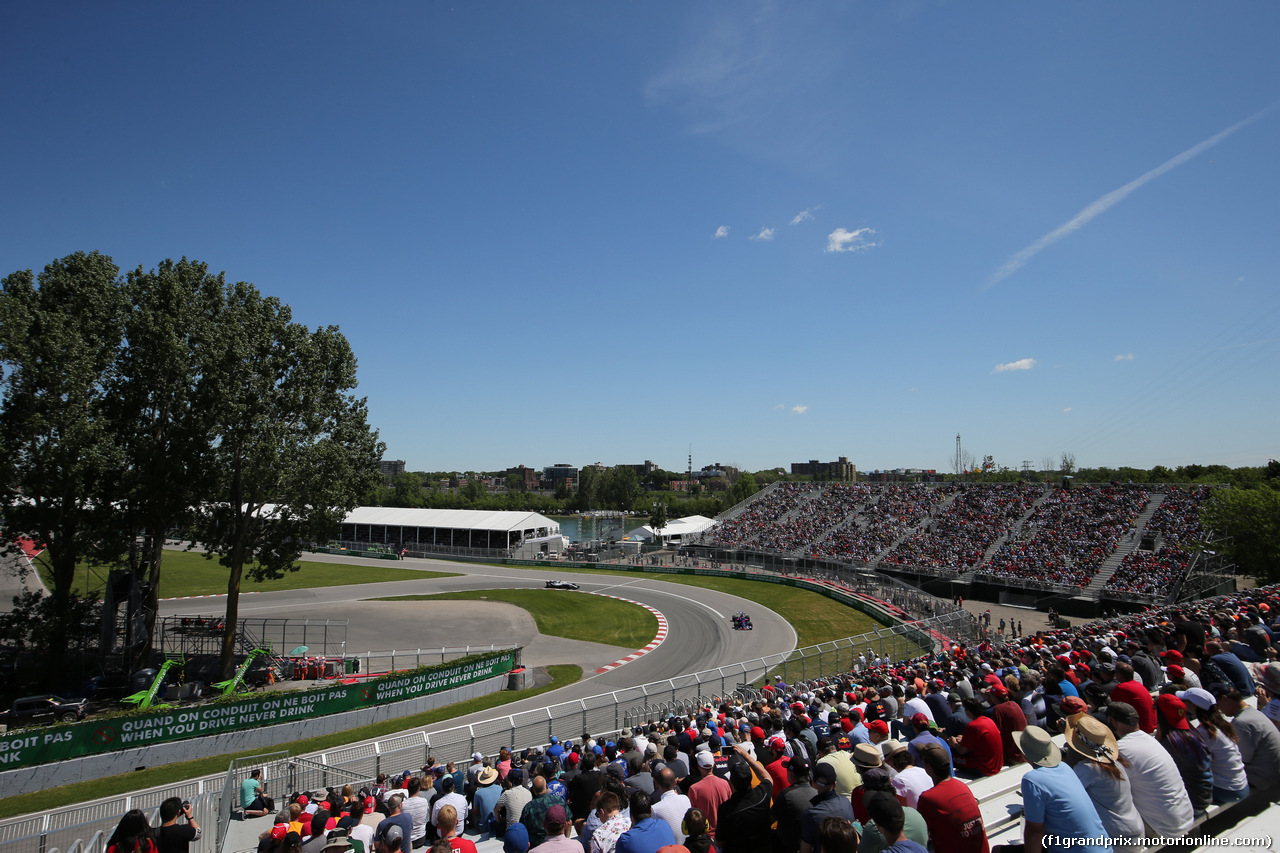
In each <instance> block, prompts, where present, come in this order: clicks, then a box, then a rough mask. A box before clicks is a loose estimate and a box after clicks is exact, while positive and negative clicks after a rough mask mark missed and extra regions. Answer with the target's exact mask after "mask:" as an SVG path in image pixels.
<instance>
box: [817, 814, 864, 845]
mask: <svg viewBox="0 0 1280 853" xmlns="http://www.w3.org/2000/svg"><path fill="white" fill-rule="evenodd" d="M818 840H819V841H820V842H821V843H822V849H823V850H825V851H826V853H857V850H858V832H857V830H855V829H854V828H853V822H852V821H849V820H845V819H844V818H842V817H829V818H827V819H826V820H824V821H823V822H822V826H820V827H818Z"/></svg>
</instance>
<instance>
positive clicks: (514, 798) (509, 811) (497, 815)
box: [493, 768, 533, 836]
mask: <svg viewBox="0 0 1280 853" xmlns="http://www.w3.org/2000/svg"><path fill="white" fill-rule="evenodd" d="M495 769H496V768H495ZM523 783H524V771H523V770H520V769H518V768H516V769H512V770H510V771H509V772H508V773H507V775H506V776H504V777H503V779H502V793H501V794H500V795H499V796H498V804H497V805H496V806H494V807H493V816H494V828H495V829H496V831H497V834H498V835H499V836H501V835H503V834H505V833H506V831H507V830H508V829H510V828H511V826H512V824H516V823H519V822H520V818H521V817H522V816H523V815H524V810H525V807H526V806H527V805H529V801H530V800H531V799H533V795H532V794H531V793H529V789H528V788H526V787H525V786H524V784H523Z"/></svg>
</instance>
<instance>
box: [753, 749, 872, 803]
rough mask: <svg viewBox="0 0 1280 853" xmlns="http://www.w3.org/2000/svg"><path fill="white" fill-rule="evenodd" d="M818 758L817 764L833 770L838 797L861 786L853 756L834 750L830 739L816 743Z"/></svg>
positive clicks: (846, 794)
mask: <svg viewBox="0 0 1280 853" xmlns="http://www.w3.org/2000/svg"><path fill="white" fill-rule="evenodd" d="M818 756H819V757H818V761H817V763H818V764H830V765H831V766H832V767H834V768H835V771H836V793H837V794H839V795H840V796H842V797H848V796H849V795H851V794H852V793H853V789H854V788H856V787H858V786H859V785H861V784H862V777H861V776H859V775H858V768H856V767H854V766H853V756H852V755H851V754H850V753H848V752H845V751H844V750H842V749H836V747H835V743H834V742H833V741H832V740H831V738H829V737H827V738H822V739H821V740H819V741H818ZM784 787H785V786H784ZM782 790H783V789H775V792H776V793H781V791H782Z"/></svg>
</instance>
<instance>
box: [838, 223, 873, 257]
mask: <svg viewBox="0 0 1280 853" xmlns="http://www.w3.org/2000/svg"><path fill="white" fill-rule="evenodd" d="M875 235H876V232H875V231H874V230H873V229H871V228H859V229H858V230H857V231H846V230H844V229H843V228H837V229H836V230H834V231H832V232H831V233H830V234H828V235H827V251H828V252H865V251H866V250H867V249H874V248H875V247H876V246H879V245H880V244H879V243H876V242H874V241H872V240H871V238H872V237H874V236H875Z"/></svg>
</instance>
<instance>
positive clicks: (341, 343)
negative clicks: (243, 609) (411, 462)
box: [193, 282, 383, 677]
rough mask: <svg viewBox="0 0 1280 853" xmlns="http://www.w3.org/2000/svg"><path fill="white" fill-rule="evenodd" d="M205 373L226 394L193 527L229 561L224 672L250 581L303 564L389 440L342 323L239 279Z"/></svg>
mask: <svg viewBox="0 0 1280 853" xmlns="http://www.w3.org/2000/svg"><path fill="white" fill-rule="evenodd" d="M219 325H220V328H221V330H222V334H221V335H220V336H219V338H218V341H217V343H216V346H215V348H214V349H215V351H214V353H213V357H212V359H211V361H210V363H209V364H208V365H207V370H209V371H210V375H211V376H212V377H213V379H214V381H212V382H210V383H209V386H210V387H209V389H208V391H209V393H212V394H214V396H215V398H216V400H217V407H216V410H217V413H218V416H217V419H216V422H215V433H216V441H215V443H214V444H213V446H212V447H211V448H210V457H211V463H212V468H211V470H212V471H213V473H214V477H215V479H214V481H213V488H212V490H211V491H210V494H209V500H208V502H207V503H205V504H204V505H203V507H202V511H201V512H200V513H198V514H197V517H196V520H195V523H194V526H193V529H194V532H195V533H196V538H197V541H199V542H200V543H201V544H202V545H203V546H204V548H205V550H206V553H207V554H208V555H209V556H210V558H213V557H214V556H216V557H217V558H218V560H219V562H221V563H222V565H224V566H225V567H226V568H227V572H228V578H227V610H226V630H225V632H224V634H223V640H222V660H221V665H222V671H223V674H224V677H230V673H231V670H232V668H233V666H234V662H235V654H236V648H235V638H236V627H237V623H238V617H239V600H240V587H241V582H242V580H243V578H244V577H245V575H246V574H247V575H248V577H250V578H251V579H253V580H263V579H266V578H277V577H282V576H283V575H284V574H285V573H286V572H289V571H296V570H297V568H298V566H297V564H296V562H297V560H298V558H299V557H300V556H301V555H302V551H303V549H304V548H305V547H306V545H307V544H308V543H309V542H313V541H324V540H326V539H329V538H331V537H332V536H333V535H334V534H335V532H336V530H337V528H338V525H339V524H341V522H342V518H343V517H344V516H345V515H346V513H347V512H349V511H350V510H351V509H352V508H353V507H354V506H356V505H357V504H358V503H359V500H360V498H361V497H362V496H363V495H366V494H368V493H369V491H370V490H371V489H372V488H373V486H374V485H375V484H376V483H377V482H378V481H379V478H380V477H381V474H380V473H379V471H378V460H379V458H381V455H382V450H383V445H382V443H381V442H380V441H378V436H377V433H376V432H375V431H373V430H372V429H370V427H369V424H368V410H367V407H366V404H365V400H364V399H363V398H357V397H356V396H354V394H353V393H352V391H353V389H354V388H355V386H356V359H355V356H354V354H353V353H352V351H351V347H350V345H349V344H348V343H347V340H346V338H345V337H343V336H342V334H340V333H339V332H338V330H337V328H336V327H328V328H322V329H316V330H314V331H311V330H308V329H307V327H305V326H303V325H300V324H297V323H294V322H292V320H291V315H290V311H289V308H288V306H286V305H283V304H282V303H281V302H280V301H279V300H277V299H274V298H270V297H264V296H262V294H260V293H259V292H258V291H257V289H256V288H254V287H253V286H252V285H250V284H246V283H244V282H239V283H237V284H235V285H233V286H231V287H230V288H228V290H227V292H226V298H225V302H224V304H223V306H222V316H221V317H220V324H219Z"/></svg>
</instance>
